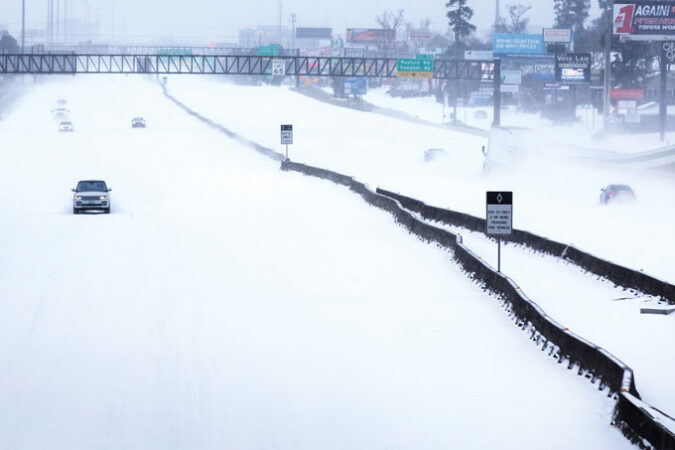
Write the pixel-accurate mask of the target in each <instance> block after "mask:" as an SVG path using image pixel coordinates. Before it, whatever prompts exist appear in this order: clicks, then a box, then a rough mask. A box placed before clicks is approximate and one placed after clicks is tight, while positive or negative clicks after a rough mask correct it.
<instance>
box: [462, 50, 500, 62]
mask: <svg viewBox="0 0 675 450" xmlns="http://www.w3.org/2000/svg"><path fill="white" fill-rule="evenodd" d="M464 59H467V60H470V61H481V60H482V61H489V60H491V59H494V55H493V54H492V50H465V51H464Z"/></svg>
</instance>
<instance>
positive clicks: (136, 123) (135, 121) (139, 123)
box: [131, 117, 145, 128]
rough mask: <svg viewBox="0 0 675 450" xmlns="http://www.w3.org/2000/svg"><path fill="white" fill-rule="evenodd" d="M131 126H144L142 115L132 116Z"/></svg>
mask: <svg viewBox="0 0 675 450" xmlns="http://www.w3.org/2000/svg"><path fill="white" fill-rule="evenodd" d="M131 128H145V119H144V118H142V117H134V118H133V119H131Z"/></svg>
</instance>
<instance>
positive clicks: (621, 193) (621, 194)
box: [600, 184, 635, 205]
mask: <svg viewBox="0 0 675 450" xmlns="http://www.w3.org/2000/svg"><path fill="white" fill-rule="evenodd" d="M631 200H635V192H633V189H631V187H630V186H628V185H627V184H609V185H607V187H605V188H604V189H601V194H600V203H602V204H603V205H606V204H607V203H609V202H614V201H631Z"/></svg>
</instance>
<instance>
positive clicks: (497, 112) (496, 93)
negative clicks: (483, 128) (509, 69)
mask: <svg viewBox="0 0 675 450" xmlns="http://www.w3.org/2000/svg"><path fill="white" fill-rule="evenodd" d="M501 67H502V66H501V60H500V59H495V60H494V71H493V75H492V76H493V79H492V81H493V85H492V86H493V91H492V108H493V114H492V115H493V120H492V126H493V127H498V126H499V125H500V123H501V113H502V69H501Z"/></svg>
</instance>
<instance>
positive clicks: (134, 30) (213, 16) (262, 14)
mask: <svg viewBox="0 0 675 450" xmlns="http://www.w3.org/2000/svg"><path fill="white" fill-rule="evenodd" d="M25 1H26V7H27V28H42V27H44V25H45V22H46V16H47V9H46V3H47V0H25ZM56 1H57V0H54V2H55V3H56ZM59 1H60V3H61V5H62V6H63V5H64V4H65V3H66V2H67V1H70V3H72V9H73V11H74V16H75V17H76V18H84V17H85V14H86V13H85V10H86V7H85V5H89V9H88V11H89V16H90V17H92V18H94V17H96V15H97V14H98V15H99V16H100V18H101V24H102V35H103V39H106V38H108V39H109V38H110V37H111V35H112V24H113V17H114V24H115V36H117V37H119V36H122V35H124V36H127V37H128V40H129V41H139V40H151V39H156V38H160V37H168V36H172V37H173V38H174V39H175V40H177V41H203V42H208V41H219V42H223V41H229V42H234V41H236V37H237V31H238V30H239V29H240V28H245V27H255V26H256V25H276V24H278V20H279V1H278V0H249V1H246V2H241V1H232V0H230V1H214V0H190V1H186V0H162V1H161V2H160V1H158V0H112V1H110V0H108V1H104V0H59ZM0 3H1V4H2V5H1V6H0V25H3V24H4V25H8V26H9V29H10V32H11V33H12V34H14V35H16V36H17V37H18V35H19V32H20V23H21V0H0ZM511 3H513V4H525V5H531V6H532V10H531V11H530V13H529V17H530V23H531V24H532V25H540V26H550V25H551V24H552V21H553V1H552V0H512V1H509V0H501V6H502V11H503V10H504V9H505V7H506V5H507V4H511ZM593 3H594V5H593V11H592V14H593V15H595V14H596V13H597V6H596V5H595V3H596V2H595V0H593ZM469 5H470V6H472V7H473V8H474V11H475V15H474V21H473V23H474V24H475V25H476V26H477V27H478V28H479V29H483V30H485V29H489V27H490V26H491V24H492V21H493V19H494V10H495V0H469ZM399 8H403V9H404V10H405V16H406V19H407V21H410V22H413V23H415V24H417V23H419V21H420V20H421V19H423V18H426V17H428V18H430V19H431V21H432V28H434V29H437V30H441V29H444V28H446V24H447V21H446V18H445V0H372V1H370V2H363V1H361V0H341V1H339V2H333V3H328V2H323V3H322V2H316V1H310V0H283V23H284V24H288V22H289V15H290V13H295V14H296V15H297V20H298V21H297V25H298V26H318V27H332V28H333V30H334V31H333V33H334V34H335V35H337V34H340V35H344V30H345V29H346V28H347V27H356V28H358V27H364V28H367V27H374V26H375V21H374V18H375V16H376V15H377V14H379V13H381V12H382V11H384V10H396V9H399Z"/></svg>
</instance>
